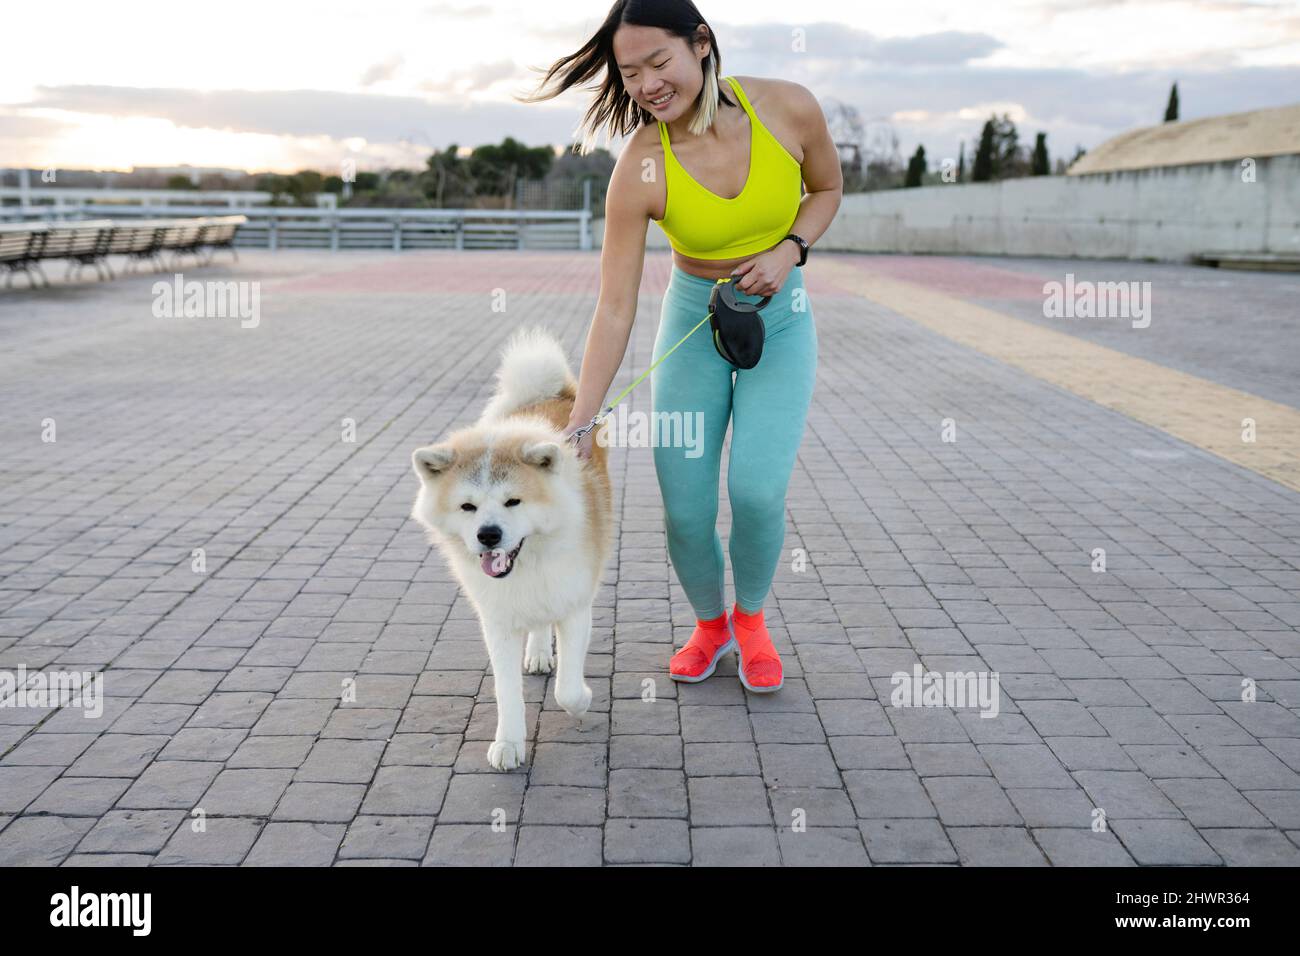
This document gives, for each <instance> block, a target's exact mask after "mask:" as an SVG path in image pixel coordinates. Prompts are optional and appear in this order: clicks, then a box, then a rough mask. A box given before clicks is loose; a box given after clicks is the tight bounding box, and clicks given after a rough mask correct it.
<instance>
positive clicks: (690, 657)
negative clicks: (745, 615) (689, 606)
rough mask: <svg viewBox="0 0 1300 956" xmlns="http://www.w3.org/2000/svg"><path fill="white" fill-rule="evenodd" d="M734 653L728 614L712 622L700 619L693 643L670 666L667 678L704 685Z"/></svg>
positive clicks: (733, 640) (724, 612)
mask: <svg viewBox="0 0 1300 956" xmlns="http://www.w3.org/2000/svg"><path fill="white" fill-rule="evenodd" d="M735 649H736V639H735V638H734V637H732V635H731V626H730V625H729V624H728V622H727V612H726V611H723V612H722V613H721V614H719V615H718V616H717V617H715V618H714V619H713V620H711V621H701V620H699V619H698V618H697V619H696V622H695V630H694V631H692V632H691V639H690V640H689V641H687V642H686V644H685V646H684V647H683V648H682V649H681V650H680V651H678V652H677V653H676V654H674V655H673V656H672V659H671V660H670V661H669V662H668V676H669V677H671V678H672V679H673V680H679V681H685V682H686V683H688V684H694V683H696V682H698V681H702V680H704V679H705V678H706V677H709V676H711V675H712V674H713V670H714V668H716V667H717V666H718V661H719V660H721V659H722V655H723V654H726V653H727V652H728V651H734V650H735Z"/></svg>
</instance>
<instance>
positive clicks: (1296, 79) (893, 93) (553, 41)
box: [0, 0, 1300, 172]
mask: <svg viewBox="0 0 1300 956" xmlns="http://www.w3.org/2000/svg"><path fill="white" fill-rule="evenodd" d="M696 4H697V6H698V8H699V9H700V11H701V13H702V14H703V16H704V17H705V19H706V20H707V21H708V22H709V24H710V26H711V27H712V28H713V30H714V32H715V34H716V35H717V37H718V43H719V47H720V50H721V53H722V67H723V73H724V74H738V75H741V76H765V77H779V78H782V79H786V80H791V81H794V82H796V83H800V84H802V85H804V86H806V87H807V88H808V89H809V90H811V91H812V92H813V93H814V94H815V95H816V96H817V98H818V100H819V101H820V102H821V104H822V107H823V109H824V110H831V109H833V108H834V107H835V105H836V104H838V103H842V104H847V105H849V106H851V107H853V108H854V109H855V110H856V111H857V112H858V114H859V115H860V116H861V118H862V119H863V120H864V121H866V122H867V124H868V126H867V132H868V135H869V136H871V137H876V136H881V135H884V134H885V133H886V132H887V131H889V130H892V131H893V132H894V133H895V134H897V136H898V139H899V142H900V150H901V151H902V152H903V154H904V155H907V154H908V153H910V152H911V151H912V149H914V148H915V146H916V144H917V143H922V144H924V145H925V147H926V153H927V156H928V157H929V158H930V161H931V165H932V167H933V166H936V165H937V164H938V162H939V161H940V160H941V159H942V158H944V157H952V156H955V155H956V152H957V149H958V144H959V143H961V142H963V141H964V142H965V144H966V149H967V153H968V156H969V153H970V151H971V150H972V147H973V143H972V141H973V140H975V139H976V138H977V137H978V135H979V131H980V127H981V126H982V125H983V122H984V120H985V119H986V118H987V117H988V115H989V114H990V113H992V112H997V113H998V114H1002V113H1008V114H1009V115H1010V116H1011V118H1012V119H1013V120H1015V122H1016V124H1017V127H1018V129H1019V131H1020V137H1021V141H1022V142H1026V141H1027V142H1028V143H1031V144H1032V142H1033V138H1034V134H1035V133H1037V132H1040V131H1041V132H1046V133H1047V142H1048V147H1049V150H1050V151H1051V154H1052V156H1053V157H1057V156H1061V157H1064V158H1067V159H1068V158H1069V157H1071V156H1072V155H1073V154H1074V150H1075V147H1076V146H1083V147H1085V148H1091V147H1093V146H1096V145H1098V144H1099V143H1101V142H1103V141H1105V140H1106V139H1108V138H1110V137H1111V136H1114V135H1116V134H1118V133H1120V132H1123V131H1124V130H1127V129H1131V128H1133V127H1136V126H1147V125H1152V124H1155V123H1158V122H1159V121H1160V120H1161V119H1162V118H1163V115H1164V108H1165V103H1166V100H1167V98H1168V95H1169V87H1170V84H1171V83H1173V82H1174V81H1175V80H1177V82H1178V89H1179V96H1180V101H1181V107H1182V110H1181V116H1182V118H1183V119H1195V118H1198V117H1202V116H1212V115H1216V114H1220V113H1231V112H1240V111H1244V110H1251V109H1260V108H1264V107H1269V106H1281V105H1285V104H1288V103H1293V102H1296V101H1298V100H1300V0H1235V2H1230V0H1005V2H1004V0H997V2H993V3H990V2H971V0H964V2H963V0H908V2H907V3H893V2H891V3H879V2H871V0H866V2H863V0H807V2H803V3H799V4H791V3H789V2H788V0H696ZM792 8H797V14H798V15H796V13H795V11H794V10H793V9H792ZM608 9H609V4H608V3H604V2H587V0H548V2H546V3H537V2H536V0H523V2H513V0H512V2H498V3H487V2H482V0H447V2H434V3H423V2H420V0H405V2H395V0H367V2H365V3H356V2H353V0H348V2H335V0H317V2H312V3H306V2H301V0H287V2H279V3H276V2H270V3H268V2H265V0H262V2H250V0H223V2H222V3H221V4H219V5H216V6H213V5H209V4H189V3H176V2H175V0H167V2H157V0H125V2H122V3H104V2H103V0H63V2H60V3H59V4H57V5H56V6H55V7H48V6H41V5H39V4H30V3H28V4H13V5H10V6H8V7H7V9H6V10H5V13H4V24H5V28H6V29H5V31H4V32H5V34H6V35H7V39H6V41H5V43H4V58H5V66H4V69H3V70H0V169H3V168H9V167H18V166H27V167H31V168H42V169H43V168H52V169H57V168H77V169H105V170H111V169H121V170H125V169H130V168H131V167H133V166H176V165H182V164H189V165H193V166H201V167H233V168H240V169H248V170H276V171H281V172H292V171H294V170H296V169H302V168H315V169H319V170H321V171H323V172H337V171H338V170H339V169H340V168H342V166H343V164H344V163H345V162H350V163H352V164H355V168H357V169H362V170H364V169H378V168H381V167H384V166H409V167H419V166H423V164H424V161H425V158H426V157H427V156H428V154H429V153H430V151H431V150H432V149H434V148H438V149H445V148H446V147H447V146H448V145H450V144H452V143H455V144H458V145H459V146H461V147H462V148H465V147H470V146H477V145H482V144H485V143H497V142H500V141H501V140H502V139H503V138H504V137H505V136H507V135H510V136H514V137H515V138H516V139H519V140H521V141H523V142H525V143H527V144H528V145H532V146H536V145H542V144H545V143H550V144H553V145H555V146H556V147H557V148H558V147H565V148H567V147H568V146H570V145H571V144H572V143H573V142H575V141H576V138H577V137H576V127H577V125H578V123H579V121H580V119H581V116H582V113H583V111H584V110H585V108H586V105H587V102H588V101H587V97H588V96H589V95H590V94H589V93H585V92H583V91H582V90H581V89H579V90H576V91H575V90H571V91H570V92H569V93H567V94H565V95H564V96H563V97H560V98H558V99H556V100H551V101H547V102H545V103H537V104H523V103H517V102H515V101H514V100H512V99H511V93H512V92H514V93H521V94H522V93H524V92H526V91H527V90H529V89H531V88H532V87H533V86H534V85H535V82H536V79H537V78H538V76H539V75H540V74H539V73H538V72H537V71H538V70H540V69H544V68H545V67H547V66H549V64H550V63H551V62H553V61H554V60H555V59H557V58H559V57H561V56H563V55H565V54H567V53H570V52H573V51H575V50H576V49H578V47H580V46H581V44H582V43H583V42H584V41H585V40H586V39H587V38H588V37H589V36H590V35H591V33H592V32H594V30H595V28H596V27H597V26H598V25H599V24H600V22H601V21H602V20H603V19H604V17H605V14H606V13H607V12H608ZM53 11H57V14H58V21H59V23H60V24H61V25H60V27H59V31H58V35H57V38H56V37H54V36H53V35H52V34H51V32H50V28H51V26H52V22H51V16H52V12H53ZM795 31H801V33H802V36H803V37H804V38H805V39H804V42H803V49H802V50H796V49H794V47H795V46H796V44H794V43H792V38H793V37H794V36H795ZM21 37H28V38H32V39H31V41H30V42H18V43H13V42H12V41H13V40H14V39H15V38H21ZM530 67H531V68H532V69H530ZM600 144H601V145H605V140H604V136H603V134H602V137H601V140H600ZM622 144H623V141H622V140H618V139H615V140H612V141H610V143H609V148H610V149H611V150H612V151H613V152H615V153H618V152H619V151H620V150H621V148H622Z"/></svg>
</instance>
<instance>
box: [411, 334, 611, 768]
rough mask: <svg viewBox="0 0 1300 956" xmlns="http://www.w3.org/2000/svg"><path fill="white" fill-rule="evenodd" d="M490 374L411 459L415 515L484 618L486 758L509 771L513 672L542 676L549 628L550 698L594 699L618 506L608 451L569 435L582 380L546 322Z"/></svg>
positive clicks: (514, 752) (571, 705)
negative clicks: (488, 672)
mask: <svg viewBox="0 0 1300 956" xmlns="http://www.w3.org/2000/svg"><path fill="white" fill-rule="evenodd" d="M496 378H497V387H496V394H495V395H493V397H492V400H491V401H490V402H488V404H487V407H486V408H485V409H484V411H483V414H482V415H481V416H480V417H479V419H478V421H477V422H476V423H475V424H473V425H471V426H469V427H467V428H462V429H460V430H459V431H455V432H453V433H451V434H450V435H448V436H447V437H446V438H445V439H444V440H443V441H441V442H439V443H438V444H435V445H429V446H428V447H425V448H419V449H416V451H415V452H414V453H413V454H412V456H411V462H412V464H413V465H414V467H415V473H416V474H417V475H418V476H419V478H420V493H419V495H418V497H417V498H416V500H415V507H414V508H413V509H412V511H411V516H412V517H413V518H415V520H416V521H418V522H419V523H420V524H422V525H423V526H424V527H425V528H426V529H427V530H428V532H429V539H430V541H431V542H432V543H433V544H434V545H436V546H437V548H438V549H439V550H440V551H441V552H442V555H443V557H444V558H445V559H446V561H447V563H448V565H449V566H450V568H451V571H452V573H453V574H454V575H455V576H456V579H457V580H458V581H459V582H460V585H461V587H462V588H464V590H465V594H466V596H467V597H468V598H469V601H470V603H471V604H472V605H473V606H474V610H475V612H476V613H477V614H478V618H479V622H480V623H481V624H482V626H483V639H484V641H486V643H487V650H488V657H489V658H490V659H491V661H492V673H493V675H494V677H495V680H496V699H497V730H496V739H495V740H493V741H492V745H491V746H490V747H489V748H488V753H487V758H488V763H490V764H491V765H492V766H493V767H495V768H497V769H498V770H510V769H512V768H514V767H517V766H519V765H520V764H521V763H523V761H524V757H525V752H524V751H525V748H524V742H525V740H526V739H527V736H528V734H527V729H526V727H525V726H524V694H523V676H522V671H523V670H527V671H528V673H530V674H545V673H549V672H550V670H551V666H552V661H553V659H552V655H551V628H552V626H554V627H555V628H556V630H557V632H558V640H557V653H558V664H557V672H556V677H555V702H556V703H557V704H559V705H560V706H561V707H563V708H564V709H565V710H566V711H567V712H568V713H570V714H571V715H573V716H575V717H579V716H581V715H582V714H584V713H586V711H587V708H588V707H589V706H590V704H591V688H590V687H588V686H587V684H586V681H585V680H584V679H583V665H584V662H585V660H586V656H587V647H588V645H589V644H590V642H591V606H592V602H593V601H594V600H595V597H596V592H597V590H598V589H599V587H600V580H601V575H602V573H603V569H604V567H605V563H606V561H608V559H609V555H610V551H611V549H612V546H613V535H612V523H613V504H612V498H611V494H610V482H609V472H608V468H607V464H606V461H607V459H606V451H605V448H604V446H603V445H602V444H601V443H600V442H599V441H593V444H592V454H591V458H590V459H587V460H584V459H581V458H579V457H578V456H577V453H576V451H575V450H574V446H573V444H571V443H569V442H566V441H564V438H563V429H564V428H565V427H566V425H567V423H568V420H569V414H570V412H571V410H572V408H573V402H574V399H575V397H576V395H577V386H578V383H577V381H576V380H575V379H574V377H573V374H572V372H570V370H569V363H568V361H567V360H566V358H565V355H564V351H563V350H562V349H561V347H560V345H559V343H558V342H557V341H556V340H555V339H554V338H552V337H551V336H550V335H549V334H548V333H547V332H545V331H544V330H542V329H526V330H521V331H519V332H516V333H515V334H514V335H513V336H512V337H511V339H510V341H509V343H507V345H506V347H505V349H504V352H503V354H502V358H501V365H500V367H499V369H498V370H497V373H496ZM604 428H605V425H604V424H603V423H602V424H601V426H600V428H599V429H598V431H599V430H603V429H604ZM593 437H595V436H593Z"/></svg>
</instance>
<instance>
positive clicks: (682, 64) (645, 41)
mask: <svg viewBox="0 0 1300 956" xmlns="http://www.w3.org/2000/svg"><path fill="white" fill-rule="evenodd" d="M708 55H709V39H708V32H707V29H706V28H705V27H704V25H703V24H701V25H700V27H699V31H698V33H697V34H696V38H695V41H694V43H689V44H688V43H687V42H686V40H685V38H683V37H679V36H677V35H676V34H674V33H669V32H668V31H667V30H663V29H660V28H659V27H642V26H636V25H633V24H630V23H625V24H623V25H622V26H621V27H619V28H618V30H616V31H615V32H614V61H615V62H616V63H617V64H618V70H619V73H620V74H622V77H623V88H624V89H625V90H627V94H628V96H630V97H632V99H633V100H635V101H636V103H637V105H639V106H640V107H641V108H642V109H645V110H647V111H649V113H650V114H651V115H652V116H654V117H655V118H656V119H659V120H662V121H664V122H665V123H667V122H670V121H672V120H675V119H677V118H678V117H681V116H683V115H685V114H686V112H687V111H688V110H689V109H691V108H693V105H694V103H695V101H696V99H697V98H698V97H699V95H700V91H701V90H702V89H703V88H704V75H703V71H702V70H701V67H700V64H701V62H702V61H703V60H704V58H705V57H707V56H708ZM664 97H667V99H666V100H664V101H663V102H661V103H657V102H656V100H663V98H664Z"/></svg>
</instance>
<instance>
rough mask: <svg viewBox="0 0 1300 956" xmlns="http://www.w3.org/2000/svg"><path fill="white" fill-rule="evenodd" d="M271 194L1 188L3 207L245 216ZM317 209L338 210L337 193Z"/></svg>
mask: <svg viewBox="0 0 1300 956" xmlns="http://www.w3.org/2000/svg"><path fill="white" fill-rule="evenodd" d="M272 195H273V194H272V193H269V192H265V191H262V190H251V189H244V190H240V189H226V190H220V189H213V190H207V189H202V190H199V189H116V188H114V189H73V188H64V187H62V186H27V187H25V188H24V187H22V186H0V206H3V205H4V202H5V200H7V199H8V200H13V201H15V202H17V203H18V204H19V205H32V206H40V207H44V208H46V209H48V208H49V206H55V207H60V208H61V207H64V206H73V207H78V208H79V207H81V206H84V205H89V204H91V203H93V204H96V205H120V204H127V205H132V206H166V207H169V208H170V207H171V206H172V205H173V204H176V205H181V206H227V207H230V208H232V209H238V210H239V211H240V212H243V210H244V208H245V207H247V206H265V205H267V204H269V203H270V202H271V197H272ZM316 205H317V206H319V207H321V208H325V209H334V208H336V207H337V206H338V196H336V195H334V193H326V192H322V193H318V194H317V196H316Z"/></svg>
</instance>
